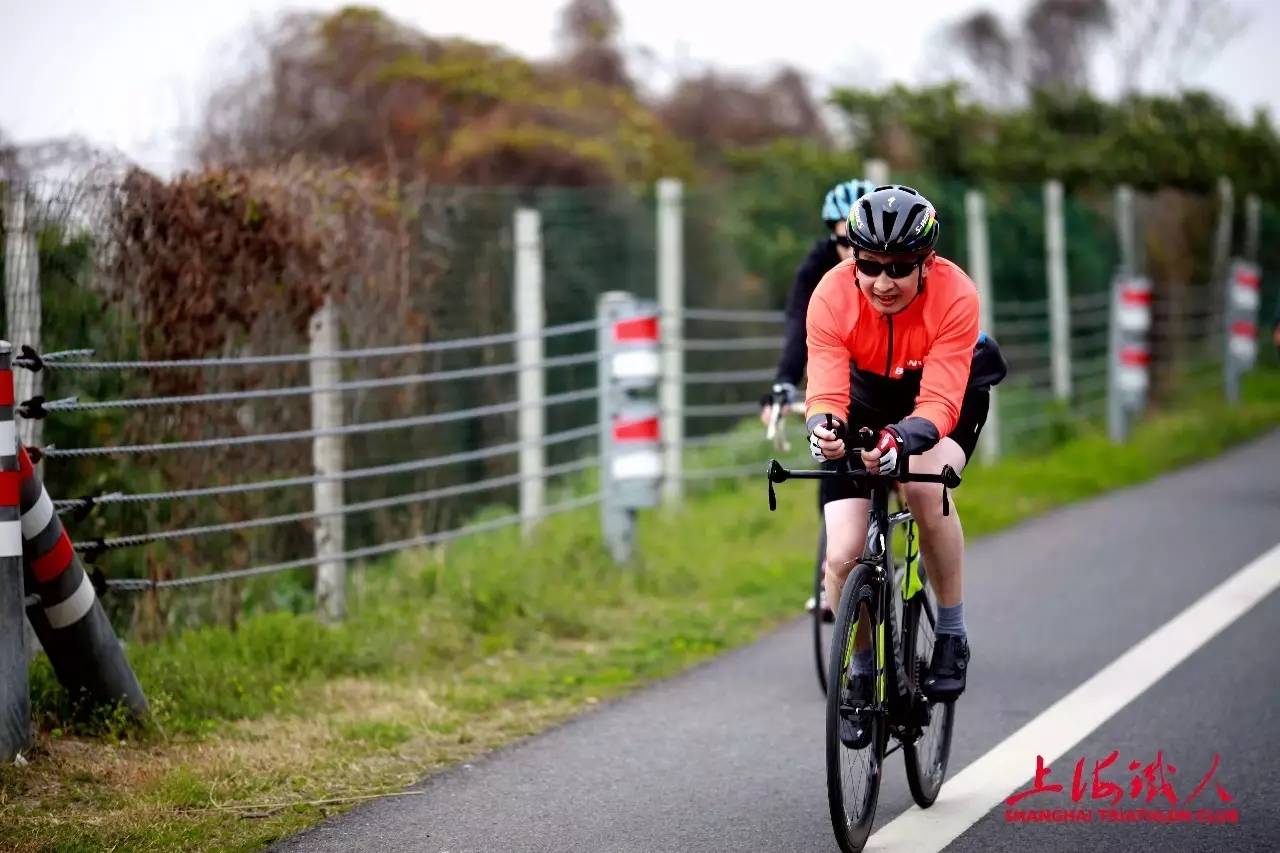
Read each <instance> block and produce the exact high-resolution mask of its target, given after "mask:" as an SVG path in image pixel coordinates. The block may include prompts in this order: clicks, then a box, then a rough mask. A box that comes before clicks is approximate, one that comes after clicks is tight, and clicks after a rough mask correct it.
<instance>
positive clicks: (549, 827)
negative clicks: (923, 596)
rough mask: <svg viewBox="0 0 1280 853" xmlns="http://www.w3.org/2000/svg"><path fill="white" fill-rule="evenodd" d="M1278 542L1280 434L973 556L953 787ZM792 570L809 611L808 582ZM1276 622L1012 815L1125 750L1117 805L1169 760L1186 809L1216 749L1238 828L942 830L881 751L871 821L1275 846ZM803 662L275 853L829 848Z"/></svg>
mask: <svg viewBox="0 0 1280 853" xmlns="http://www.w3.org/2000/svg"><path fill="white" fill-rule="evenodd" d="M1098 461H1099V460H1081V464H1090V463H1097V462H1098ZM960 505H961V509H962V511H963V490H961V495H960ZM1277 542H1280V432H1275V433H1272V434H1271V435H1269V436H1268V437H1266V438H1264V439H1262V440H1260V441H1256V442H1254V443H1252V444H1250V445H1247V446H1245V447H1243V448H1240V449H1238V450H1235V451H1233V452H1231V453H1229V454H1227V455H1225V456H1222V457H1220V458H1218V459H1215V460H1212V461H1209V462H1207V463H1205V464H1202V465H1199V466H1196V467H1193V468H1189V469H1185V470H1183V471H1181V472H1178V473H1175V474H1173V475H1170V476H1167V477H1164V478H1161V479H1159V480H1157V481H1154V482H1152V483H1148V484H1146V485H1143V486H1139V487H1136V488H1133V489H1127V490H1124V491H1121V492H1116V493H1113V494H1110V495H1107V496H1105V497H1102V498H1099V499H1097V500H1094V501H1090V502H1088V503H1084V504H1079V505H1076V506H1073V507H1069V508H1066V509H1063V510H1060V511H1056V512H1053V513H1050V514H1048V515H1045V516H1043V517H1041V518H1038V519H1035V520H1033V521H1030V522H1028V523H1026V524H1023V525H1021V526H1019V527H1017V528H1014V529H1012V530H1009V531H1007V532H1005V533H1002V534H999V535H996V536H991V537H988V538H985V539H982V540H979V541H975V542H972V543H970V545H969V548H968V562H967V577H966V593H965V603H966V607H965V610H966V621H967V622H968V628H969V634H970V641H971V644H972V647H973V655H974V658H973V663H972V668H971V674H970V678H969V687H968V692H967V693H966V695H965V696H964V698H963V699H962V700H961V702H960V704H959V705H958V706H957V715H958V722H957V730H956V735H955V741H954V745H953V749H952V756H951V767H950V778H953V779H954V778H955V777H956V776H957V774H958V773H960V772H961V771H963V770H964V769H965V768H966V766H968V765H971V764H972V763H973V762H974V761H975V760H976V759H978V758H979V757H980V756H983V755H984V754H986V753H988V751H990V750H993V748H996V747H998V746H999V745H1000V744H1001V743H1002V742H1004V741H1005V740H1006V739H1007V738H1009V736H1010V735H1011V734H1013V733H1014V732H1015V731H1016V730H1018V729H1019V728H1021V727H1022V726H1023V725H1024V724H1026V723H1028V721H1031V720H1032V719H1033V718H1036V717H1038V715H1040V714H1041V712H1042V711H1044V710H1045V709H1046V708H1048V707H1049V706H1051V705H1053V704H1054V703H1055V702H1057V701H1058V700H1059V699H1062V698H1063V697H1064V696H1066V695H1067V694H1069V693H1070V692H1071V691H1072V690H1073V689H1074V688H1076V687H1077V686H1079V685H1080V684H1082V683H1083V682H1085V681H1087V680H1088V679H1090V677H1091V676H1093V675H1094V674H1095V673H1098V672H1099V671H1100V670H1103V669H1104V668H1106V667H1107V666H1108V665H1109V664H1110V663H1111V662H1112V661H1114V660H1115V659H1116V658H1118V657H1120V656H1121V655H1123V654H1125V653H1126V652H1127V651H1129V650H1130V649H1131V648H1132V647H1133V646H1134V644H1135V643H1137V642H1139V641H1140V640H1142V639H1143V638H1145V637H1147V636H1148V635H1149V634H1151V633H1152V632H1153V631H1156V630H1157V629H1159V628H1161V627H1162V626H1163V625H1165V624H1166V623H1168V622H1169V621H1170V620H1171V619H1173V618H1174V617H1175V616H1176V615H1177V614H1178V613H1180V612H1181V611H1183V610H1184V609H1185V608H1187V607H1188V606H1190V605H1192V604H1195V603H1196V602H1197V601H1198V600H1200V599H1201V598H1202V597H1203V596H1204V595H1206V594H1208V593H1210V592H1212V591H1213V590H1215V589H1216V588H1218V587H1219V586H1221V585H1222V583H1223V581H1224V580H1226V579H1227V578H1229V577H1230V576H1232V575H1233V574H1234V573H1236V572H1237V571H1238V570H1239V569H1241V567H1243V566H1245V565H1246V564H1249V563H1251V561H1254V560H1255V558H1258V557H1259V555H1262V554H1263V553H1264V552H1268V551H1269V550H1270V549H1271V548H1272V547H1273V546H1275V545H1276V543H1277ZM797 562H798V565H797V573H798V576H797V596H796V597H797V605H799V603H800V601H802V600H803V595H804V579H803V577H801V575H803V574H804V572H805V571H806V570H805V568H804V562H803V560H798V561H797ZM1278 629H1280V595H1277V594H1274V593H1272V594H1270V595H1267V596H1265V597H1264V598H1262V600H1261V601H1260V602H1259V603H1258V604H1257V605H1256V606H1253V607H1252V608H1251V609H1249V610H1247V611H1245V612H1244V614H1243V615H1242V616H1240V617H1239V618H1238V619H1235V620H1234V621H1232V622H1231V624H1229V625H1227V627H1226V628H1225V629H1224V630H1222V631H1221V633H1219V634H1217V635H1216V636H1214V637H1212V638H1211V639H1209V640H1208V641H1207V642H1205V643H1204V644H1203V645H1200V646H1199V648H1198V649H1196V650H1195V651H1194V652H1192V653H1191V654H1190V656H1188V657H1186V659H1185V660H1183V661H1182V662H1181V663H1180V664H1178V665H1177V666H1175V667H1174V668H1173V669H1172V670H1171V671H1170V672H1168V673H1167V674H1165V675H1163V676H1162V677H1160V678H1159V679H1158V680H1157V681H1156V682H1155V684H1154V685H1153V686H1151V687H1150V688H1149V689H1147V690H1145V691H1144V692H1142V693H1140V694H1139V695H1138V696H1137V698H1136V699H1133V701H1131V702H1128V704H1126V705H1124V707H1122V708H1120V710H1119V711H1118V712H1117V713H1115V714H1114V715H1113V716H1111V717H1110V718H1109V719H1107V720H1105V721H1104V722H1102V724H1101V725H1100V726H1097V727H1096V728H1094V729H1093V730H1092V731H1089V732H1088V733H1087V734H1084V736H1083V739H1082V740H1079V742H1077V743H1075V744H1074V746H1072V747H1071V748H1070V749H1068V750H1067V752H1066V753H1065V755H1063V756H1062V757H1060V758H1058V759H1057V760H1055V761H1053V762H1052V763H1051V767H1052V775H1051V776H1050V777H1048V780H1047V781H1049V782H1057V783H1062V784H1063V788H1064V790H1063V792H1062V793H1045V794H1037V795H1034V796H1032V797H1029V798H1028V799H1027V800H1025V801H1024V802H1023V803H1022V804H1020V807H1022V808H1030V809H1035V810H1042V809H1043V810H1048V809H1058V810H1066V809H1090V810H1092V809H1099V808H1110V805H1109V801H1106V802H1103V801H1095V800H1093V799H1091V796H1090V795H1089V794H1088V793H1086V795H1085V796H1084V797H1083V798H1082V800H1081V801H1080V802H1078V803H1076V802H1073V801H1072V797H1071V793H1070V792H1071V788H1072V785H1071V782H1072V778H1071V777H1072V770H1073V767H1074V765H1075V763H1076V761H1077V759H1079V758H1084V759H1085V760H1086V765H1085V780H1086V781H1088V780H1089V779H1090V778H1091V772H1092V768H1093V763H1094V762H1095V761H1100V760H1103V759H1105V758H1106V757H1107V756H1108V755H1109V754H1110V753H1111V752H1112V751H1113V750H1119V755H1118V758H1117V760H1116V763H1115V764H1114V765H1112V767H1111V768H1109V770H1106V771H1104V773H1103V778H1104V779H1110V780H1112V781H1114V782H1116V783H1117V784H1119V785H1121V786H1123V788H1124V789H1125V798H1124V799H1123V800H1122V801H1121V802H1120V804H1119V805H1118V806H1117V808H1121V809H1126V808H1127V809H1134V808H1139V807H1141V808H1155V807H1156V806H1155V805H1153V806H1147V804H1146V803H1145V802H1141V801H1140V802H1135V801H1133V800H1131V799H1129V798H1128V794H1129V790H1128V785H1129V781H1130V780H1131V779H1132V778H1133V776H1134V774H1133V773H1131V772H1128V770H1127V767H1128V765H1129V763H1130V762H1131V761H1140V763H1141V764H1142V765H1146V764H1149V763H1150V762H1152V761H1153V760H1154V759H1155V758H1156V756H1157V754H1158V753H1159V754H1161V755H1162V756H1163V757H1164V759H1165V762H1166V764H1172V765H1174V766H1175V768H1176V771H1175V772H1174V773H1172V774H1170V775H1167V776H1166V778H1167V779H1169V780H1170V782H1171V784H1172V785H1173V786H1174V787H1175V789H1176V793H1177V794H1178V796H1179V797H1185V796H1186V795H1187V794H1188V793H1189V791H1190V790H1191V789H1193V788H1194V787H1195V786H1196V785H1197V784H1198V783H1199V781H1200V780H1201V778H1202V777H1203V776H1204V775H1205V773H1206V772H1207V771H1208V770H1209V768H1210V766H1211V765H1212V763H1213V759H1214V756H1215V754H1216V755H1217V756H1218V762H1219V763H1218V765H1217V769H1216V771H1215V774H1214V777H1213V780H1211V781H1210V782H1208V783H1207V785H1206V786H1205V788H1204V792H1203V794H1202V796H1201V797H1200V798H1198V799H1197V801H1196V804H1195V806H1200V805H1205V806H1208V807H1210V808H1212V809H1214V810H1215V812H1218V813H1225V812H1226V810H1228V809H1235V810H1236V813H1237V819H1238V822H1236V823H1235V824H1225V825H1206V824H1197V823H1190V824H1181V823H1180V824H1156V823H1104V822H1098V820H1095V821H1094V822H1091V823H1070V824H1063V823H1059V824H1017V823H1010V822H1009V821H1008V820H1007V816H1006V806H1005V804H1004V802H1003V799H1004V797H1005V796H1006V795H1007V794H1008V793H1010V791H1008V790H994V789H993V790H991V791H990V808H989V810H987V811H986V813H985V815H983V816H982V817H981V818H979V819H978V820H977V822H976V823H973V824H972V826H968V825H967V824H966V826H967V828H966V829H964V830H963V831H962V832H960V833H959V834H958V836H955V837H954V840H951V839H952V837H953V836H951V835H942V834H940V830H939V824H938V822H937V821H936V817H935V816H936V815H937V814H939V813H940V812H941V811H942V807H943V805H944V804H945V803H947V798H948V789H947V788H946V787H945V786H944V788H943V792H942V795H941V798H940V800H939V807H938V808H935V809H934V810H929V811H925V812H920V810H918V809H915V807H914V806H913V805H912V804H911V800H910V795H909V793H908V791H907V787H906V781H905V775H904V772H903V768H902V761H901V757H900V753H899V754H897V755H894V756H892V757H891V758H890V759H889V761H888V766H887V769H886V778H885V783H884V785H883V786H882V789H881V795H880V806H879V811H878V813H877V817H876V827H877V830H876V831H877V832H878V831H879V830H880V829H881V828H883V827H884V826H885V825H886V824H888V823H890V822H891V821H892V820H893V819H894V818H895V817H898V816H900V815H902V816H903V820H904V823H907V822H909V823H910V827H911V829H910V834H911V838H912V839H913V840H914V841H915V842H918V843H919V844H925V843H931V844H932V845H933V846H931V847H930V848H929V849H942V848H943V847H944V846H945V845H946V844H947V842H950V844H949V846H945V849H947V850H949V851H950V850H954V851H1014V850H1018V851H1021V850H1035V851H1058V850H1061V851H1081V850H1107V851H1126V850H1134V851H1138V850H1141V851H1147V850H1150V849H1153V848H1159V849H1162V850H1166V851H1181V850H1188V851H1191V850H1196V851H1200V850H1232V851H1243V850H1275V849H1280V803H1278V798H1280V659H1278V657H1277V653H1276V650H1277V646H1280V638H1278V637H1277V635H1278V634H1280V630H1278ZM810 654H811V652H810V645H809V634H808V623H807V622H805V621H804V620H801V619H798V620H797V621H796V622H795V623H793V624H791V625H788V626H786V627H785V628H783V629H782V630H779V631H777V632H775V633H773V634H770V635H769V636H767V637H765V638H763V639H762V640H760V641H759V642H757V643H755V644H754V645H752V646H749V647H747V648H744V649H740V650H738V651H735V652H732V653H729V654H726V655H724V656H723V657H721V658H719V659H717V660H715V661H713V662H710V663H708V664H706V665H703V666H701V667H698V668H696V669H694V670H691V671H689V672H687V673H685V674H684V675H682V676H680V677H677V678H674V679H672V680H670V681H667V682H664V683H662V684H658V685H656V686H653V687H651V688H648V689H645V690H642V691H640V692H638V693H636V694H633V695H632V696H630V697H628V698H626V699H623V700H620V701H618V702H615V703H613V704H611V705H608V706H606V707H603V708H601V709H599V710H597V711H595V712H593V713H590V714H587V715H586V716H583V717H581V718H579V719H577V720H575V721H573V722H571V723H568V724H566V725H564V726H561V727H559V728H557V729H555V730H553V731H550V732H547V733H545V734H543V735H540V736H538V737H535V738H531V739H529V740H527V741H525V742H523V743H520V744H517V745H514V746H512V747H510V748H507V749H503V750H499V751H497V752H495V753H492V754H490V755H489V756H487V757H485V758H484V759H482V760H480V761H477V762H475V763H474V764H473V765H467V766H465V767H460V768H455V769H453V770H451V771H448V772H445V773H441V774H439V775H436V776H434V777H432V778H429V779H427V780H425V781H424V782H423V783H422V785H421V788H422V789H423V790H424V791H425V792H426V793H425V795H423V796H420V797H402V798H392V799H387V800H380V801H375V802H372V803H369V804H367V805H364V806H361V807H359V808H356V809H354V810H353V811H351V812H349V813H347V814H345V815H342V816H340V817H338V818H335V819H333V820H330V821H327V822H325V823H323V824H321V825H320V826H317V827H316V828H314V829H312V830H310V831H308V832H305V833H303V834H301V835H298V836H295V837H294V838H291V839H288V840H287V841H286V842H284V843H282V844H281V845H280V846H279V849H281V850H291V851H292V850H300V851H302V850H305V851H339V850H341V851H348V850H369V851H374V850H378V851H382V850H422V851H432V853H443V851H448V853H464V851H496V850H502V851H557V853H559V852H560V851H584V852H586V853H603V852H604V851H610V853H613V852H614V851H617V853H622V851H727V850H733V851H757V850H758V851H791V850H796V851H800V850H820V851H821V850H835V849H836V847H835V843H834V840H833V838H832V834H831V830H830V823H829V817H828V814H827V806H826V793H825V776H824V773H825V771H824V762H823V701H822V698H821V695H820V693H819V691H818V687H817V683H816V679H815V678H814V675H813V665H812V662H811V659H810ZM1025 761H1026V764H1025V766H1026V775H1025V779H1024V780H1023V783H1022V784H1020V785H1019V786H1018V790H1023V789H1027V788H1029V787H1030V786H1031V781H1032V776H1033V774H1034V771H1035V757H1034V752H1032V753H1029V754H1027V755H1026V756H1025ZM1108 773H1109V774H1110V775H1108ZM1215 783H1217V784H1220V785H1221V786H1222V790H1223V792H1224V793H1225V794H1226V795H1227V796H1229V797H1230V798H1231V801H1230V802H1229V803H1228V802H1225V801H1223V800H1222V799H1221V797H1220V795H1219V794H1218V793H1217V790H1216V786H1215ZM1140 797H1145V788H1144V790H1143V792H1142V793H1141V794H1140ZM909 810H910V811H909ZM904 813H906V814H905V815H904ZM931 821H933V823H931ZM888 837H889V833H888V832H886V833H885V834H882V835H880V836H879V837H877V836H876V835H875V834H873V835H872V839H871V842H870V844H869V846H868V849H882V850H884V849H898V848H895V847H894V846H893V845H890V844H888V842H887V841H885V839H887V838H888ZM939 839H941V840H939ZM913 846H914V845H913ZM902 849H906V848H902Z"/></svg>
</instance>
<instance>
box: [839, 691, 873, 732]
mask: <svg viewBox="0 0 1280 853" xmlns="http://www.w3.org/2000/svg"><path fill="white" fill-rule="evenodd" d="M874 688H875V678H874V677H872V676H870V675H851V676H849V680H848V682H847V683H846V684H845V686H844V689H843V690H841V692H840V705H841V707H842V708H844V707H846V706H852V707H854V708H859V709H862V708H866V707H867V706H869V705H870V704H871V694H872V691H873V689H874ZM840 742H841V743H842V744H844V745H845V746H846V747H848V748H849V749H866V748H867V747H868V746H870V745H871V723H870V720H869V718H868V717H867V715H866V714H865V713H862V712H859V711H847V712H846V711H843V710H842V711H841V712H840Z"/></svg>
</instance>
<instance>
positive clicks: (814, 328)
mask: <svg viewBox="0 0 1280 853" xmlns="http://www.w3.org/2000/svg"><path fill="white" fill-rule="evenodd" d="M938 232H939V225H938V221H937V215H936V212H935V210H934V207H933V205H932V204H930V203H929V201H928V200H927V199H926V198H924V196H922V195H921V194H920V193H918V192H916V191H915V190H914V189H911V188H910V187H905V186H900V185H899V186H886V187H879V188H877V189H876V190H874V191H873V192H871V193H869V194H867V195H865V196H863V197H862V198H860V199H858V201H857V203H856V204H855V206H854V209H853V212H852V213H851V214H850V216H849V222H848V226H847V233H848V240H849V244H850V249H851V251H852V254H853V258H852V259H851V260H850V261H845V262H842V263H840V264H839V265H837V266H836V267H835V268H834V269H832V270H831V271H830V272H829V273H827V275H826V276H824V277H823V279H822V281H821V283H820V284H819V285H818V287H817V289H816V290H815V291H814V294H813V298H812V300H811V301H810V305H809V311H808V317H807V332H808V356H809V381H808V399H807V400H806V416H807V426H808V428H809V433H810V446H811V451H812V453H813V454H814V456H815V457H816V458H820V459H824V460H826V461H824V463H823V465H824V467H836V466H839V465H841V464H843V463H841V462H839V461H837V460H840V459H842V458H843V457H844V455H845V452H846V448H845V444H844V441H843V440H842V438H841V435H842V434H848V432H849V431H856V430H857V429H858V428H859V427H862V426H867V427H870V428H872V429H873V430H875V431H877V441H876V446H875V449H873V450H870V451H862V452H861V457H862V460H861V461H862V463H863V465H865V467H866V468H867V469H868V470H871V471H878V472H880V473H886V474H887V473H892V472H895V471H897V470H899V465H900V464H901V462H902V461H903V460H904V458H906V457H907V456H910V463H909V464H910V470H911V471H914V472H917V473H940V472H941V471H942V468H943V466H944V465H950V466H951V467H952V468H954V469H955V470H956V471H957V472H959V471H961V470H963V468H964V465H965V463H966V462H967V461H968V460H969V458H970V457H971V456H972V454H973V450H974V447H975V445H976V444H977V441H978V435H979V433H980V432H981V430H982V426H983V424H984V423H985V421H986V417H987V408H988V405H989V402H990V388H991V386H992V385H994V384H996V383H997V382H999V381H1000V380H1001V379H1003V378H1004V374H1005V364H1004V359H1003V358H1002V357H1001V356H1000V353H999V350H998V348H997V347H996V345H995V342H994V341H993V340H991V339H990V338H988V337H986V336H985V335H982V334H981V333H980V330H979V328H978V293H977V289H976V287H975V286H974V284H973V282H972V281H971V280H970V279H969V277H968V276H967V275H965V273H964V271H963V270H961V269H960V267H958V266H956V265H955V264H954V263H952V262H951V261H948V260H947V259H945V258H943V257H940V256H939V255H938V254H937V253H936V252H935V251H934V246H935V245H936V243H937V240H938ZM850 362H852V376H851V375H850ZM828 415H830V416H832V418H833V420H834V421H835V422H836V426H837V428H838V431H833V430H829V429H827V428H826V427H825V426H824V425H823V424H824V423H825V421H826V418H827V416H828ZM941 488H942V487H941V486H939V485H936V484H929V483H909V484H907V486H906V498H907V503H908V505H909V506H910V508H911V511H912V514H913V515H914V516H915V518H916V520H917V523H918V524H919V525H920V532H921V549H922V550H923V552H924V559H925V565H927V566H928V568H929V570H928V578H929V582H930V583H931V584H932V585H933V588H934V592H935V594H936V595H937V599H938V605H939V608H938V619H937V624H936V625H935V629H934V632H935V642H934V648H933V654H932V657H931V662H930V665H929V668H928V670H927V671H926V674H925V678H924V680H923V684H922V685H921V686H922V689H923V691H924V693H925V694H926V695H927V696H929V697H930V698H931V699H934V700H937V701H946V700H950V699H955V698H956V697H958V696H959V695H960V694H961V693H963V692H964V688H965V676H966V671H967V668H968V663H969V645H968V640H967V637H966V631H965V623H964V605H963V603H962V597H961V587H962V583H961V581H962V576H963V560H964V531H963V530H962V528H961V526H960V517H959V514H958V513H957V512H955V511H954V509H953V511H952V513H951V514H950V515H945V516H944V515H943V514H942V496H941ZM867 497H868V491H867V488H866V485H865V482H863V481H859V480H853V479H842V480H824V481H822V485H821V487H820V499H821V501H822V504H823V513H824V516H825V521H826V527H827V555H826V560H827V561H826V594H827V600H828V601H831V602H836V601H839V600H840V592H841V589H842V588H843V585H844V582H845V579H846V578H847V577H848V575H849V572H850V570H851V569H852V568H853V566H854V565H855V564H856V562H857V560H858V559H859V558H860V557H861V555H862V551H863V547H864V545H865V540H866V533H867V511H868V501H867ZM855 649H856V653H855V655H854V659H853V662H852V671H853V677H852V678H851V679H850V680H849V688H848V689H849V692H850V694H851V695H849V696H848V697H845V698H846V699H847V701H848V702H849V704H851V705H855V706H857V705H861V704H862V703H863V701H865V700H866V699H868V698H869V697H870V695H871V688H872V677H871V676H872V673H871V667H872V655H871V648H870V638H869V637H865V636H861V632H860V635H859V636H858V637H857V642H856V643H855ZM841 737H842V739H843V740H844V741H845V742H846V744H847V745H849V746H851V747H853V748H858V747H861V746H865V745H866V744H865V739H866V738H867V737H868V729H867V727H865V726H861V725H860V724H859V720H858V718H857V717H854V718H851V719H848V720H845V721H844V722H843V723H842V729H841Z"/></svg>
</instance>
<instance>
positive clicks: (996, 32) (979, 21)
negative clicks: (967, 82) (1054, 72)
mask: <svg viewBox="0 0 1280 853" xmlns="http://www.w3.org/2000/svg"><path fill="white" fill-rule="evenodd" d="M943 38H944V39H945V41H946V42H947V43H948V44H959V45H960V51H961V53H962V55H963V56H964V59H965V61H966V62H967V65H968V67H967V68H966V69H965V70H966V71H967V73H966V74H964V75H963V76H965V77H968V78H969V79H971V80H973V81H974V83H975V89H976V93H977V95H978V96H979V97H980V98H982V99H983V100H989V101H991V102H993V103H996V104H999V105H1007V104H1009V103H1010V102H1011V101H1012V100H1013V99H1014V98H1015V97H1016V96H1017V93H1018V90H1019V89H1020V88H1021V80H1020V77H1021V69H1020V68H1019V56H1018V52H1019V48H1020V46H1019V44H1018V42H1017V36H1016V34H1014V33H1010V32H1008V31H1007V30H1006V29H1005V27H1004V25H1003V24H1001V23H1000V18H999V17H998V16H996V14H995V13H994V12H990V11H986V10H980V11H977V12H974V13H973V14H972V15H969V16H968V17H967V18H962V19H961V20H959V21H957V22H956V23H954V24H952V25H950V26H949V27H946V28H945V30H944V31H943Z"/></svg>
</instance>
